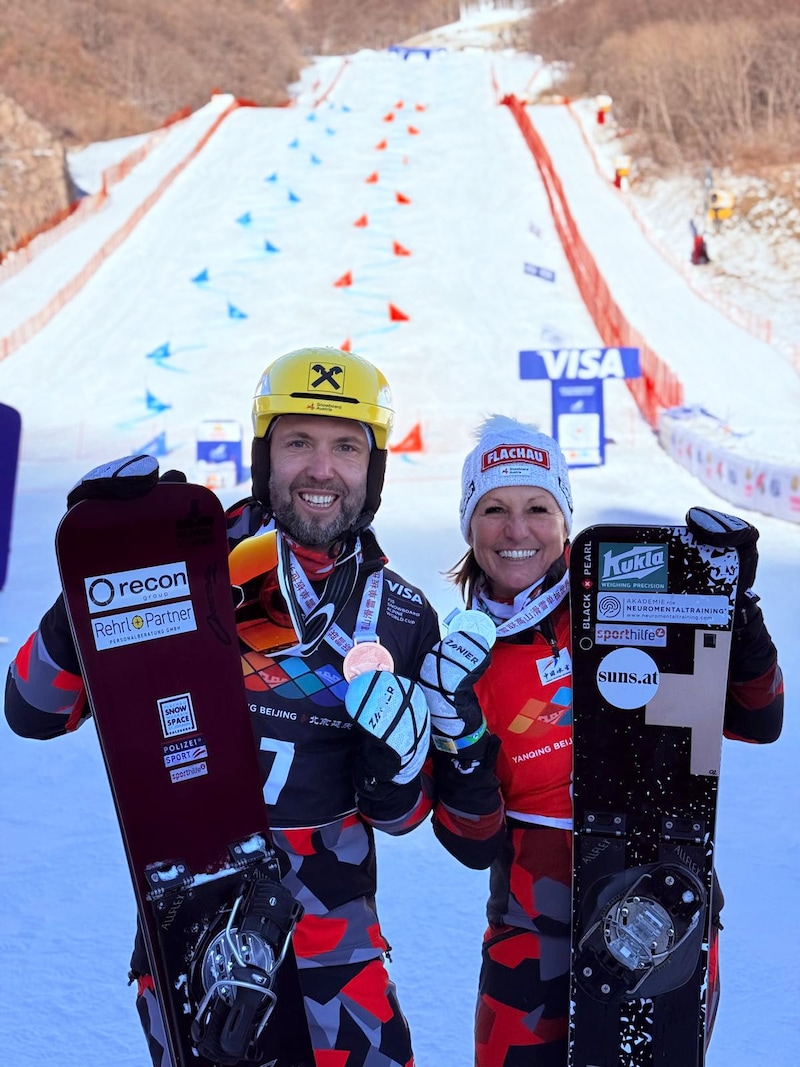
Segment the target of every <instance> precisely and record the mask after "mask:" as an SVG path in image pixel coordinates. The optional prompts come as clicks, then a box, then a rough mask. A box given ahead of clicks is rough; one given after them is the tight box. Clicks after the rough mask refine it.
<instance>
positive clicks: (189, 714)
mask: <svg viewBox="0 0 800 1067" xmlns="http://www.w3.org/2000/svg"><path fill="white" fill-rule="evenodd" d="M158 714H159V716H160V717H161V732H162V733H163V735H164V737H178V736H179V735H180V734H190V733H191V734H193V733H197V721H196V719H195V714H194V705H193V704H192V696H191V693H178V694H177V695H176V696H172V697H162V698H161V700H159V701H158Z"/></svg>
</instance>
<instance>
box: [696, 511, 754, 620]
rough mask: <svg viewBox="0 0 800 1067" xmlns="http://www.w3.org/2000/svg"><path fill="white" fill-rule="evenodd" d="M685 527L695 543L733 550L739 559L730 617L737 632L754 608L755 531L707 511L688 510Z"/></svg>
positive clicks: (741, 522) (734, 518) (735, 519)
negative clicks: (699, 542)
mask: <svg viewBox="0 0 800 1067" xmlns="http://www.w3.org/2000/svg"><path fill="white" fill-rule="evenodd" d="M686 525H687V526H688V527H689V530H690V532H691V533H692V534H694V536H695V537H696V538H697V540H698V541H701V542H703V544H706V545H713V546H714V547H715V548H735V549H736V552H737V553H738V556H739V583H738V587H737V592H736V604H735V607H734V614H733V629H734V631H736V630H740V629H742V628H743V627H745V626H746V625H747V623H748V622H750V621H751V620H752V619H753V617H754V615H755V613H756V612H757V611H758V612H759V614H760V610H759V608H758V597H757V596H756V595H755V593H753V591H752V590H753V585H754V584H755V580H756V568H757V567H758V549H757V548H756V542H757V541H758V537H759V534H758V530H757V529H756V528H755V526H753V525H751V523H749V522H747V520H746V519H740V518H739V517H738V516H737V515H726V514H725V512H723V511H712V510H711V509H710V508H699V507H698V508H689V510H688V512H687V513H686Z"/></svg>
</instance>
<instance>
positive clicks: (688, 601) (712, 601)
mask: <svg viewBox="0 0 800 1067" xmlns="http://www.w3.org/2000/svg"><path fill="white" fill-rule="evenodd" d="M730 607H731V606H730V601H729V600H728V598H727V597H726V596H711V595H706V594H702V593H698V594H691V593H689V594H682V593H626V592H618V593H612V592H608V593H598V596H597V620H598V621H599V622H639V623H648V622H650V623H669V622H684V623H694V624H695V625H698V626H727V625H728V618H729V616H730Z"/></svg>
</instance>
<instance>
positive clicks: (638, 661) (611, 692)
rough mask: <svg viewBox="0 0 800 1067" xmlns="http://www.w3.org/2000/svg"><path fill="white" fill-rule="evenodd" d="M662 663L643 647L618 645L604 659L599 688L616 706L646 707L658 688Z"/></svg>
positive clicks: (626, 708) (600, 666)
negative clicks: (659, 664)
mask: <svg viewBox="0 0 800 1067" xmlns="http://www.w3.org/2000/svg"><path fill="white" fill-rule="evenodd" d="M658 685H659V678H658V666H657V664H656V662H655V660H654V659H653V657H652V656H648V654H647V653H646V652H642V650H641V649H639V648H615V649H614V651H613V652H609V653H608V655H607V656H604V657H603V659H601V660H600V663H599V664H598V667H597V688H598V689H599V690H600V693H601V694H602V696H603V698H604V699H605V700H607V701H608V703H609V704H613V706H614V707H615V708H623V709H625V710H626V711H629V710H631V709H632V708H642V707H644V705H645V704H646V703H647V702H648V701H649V700H652V698H653V697H654V696H655V695H656V693H657V692H658Z"/></svg>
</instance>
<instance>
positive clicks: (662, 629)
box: [594, 623, 667, 648]
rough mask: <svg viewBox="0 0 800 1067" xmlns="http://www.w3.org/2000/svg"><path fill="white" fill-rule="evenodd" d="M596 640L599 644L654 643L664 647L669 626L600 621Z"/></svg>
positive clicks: (595, 634)
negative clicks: (617, 623) (616, 624)
mask: <svg viewBox="0 0 800 1067" xmlns="http://www.w3.org/2000/svg"><path fill="white" fill-rule="evenodd" d="M594 640H595V644H597V645H653V646H657V647H660V648H663V647H664V646H665V645H666V643H667V628H666V626H633V625H630V624H626V623H622V624H620V625H618V626H612V625H611V624H610V623H598V624H597V626H595V628H594Z"/></svg>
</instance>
